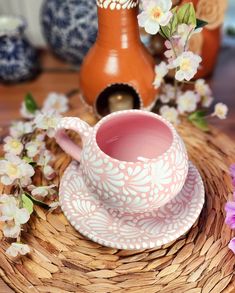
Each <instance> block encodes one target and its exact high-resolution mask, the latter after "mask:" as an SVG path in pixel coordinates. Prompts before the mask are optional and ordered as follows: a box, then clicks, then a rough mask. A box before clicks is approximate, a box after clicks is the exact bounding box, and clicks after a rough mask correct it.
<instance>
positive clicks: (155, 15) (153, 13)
mask: <svg viewBox="0 0 235 293" xmlns="http://www.w3.org/2000/svg"><path fill="white" fill-rule="evenodd" d="M150 15H151V18H152V19H153V20H158V19H159V18H160V17H161V16H162V15H163V12H162V10H161V8H160V7H154V8H152V10H151V12H150Z"/></svg>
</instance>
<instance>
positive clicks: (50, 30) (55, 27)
mask: <svg viewBox="0 0 235 293" xmlns="http://www.w3.org/2000/svg"><path fill="white" fill-rule="evenodd" d="M41 24H42V30H43V34H44V37H45V39H46V41H47V43H48V45H49V46H50V48H51V49H52V51H53V52H54V53H55V54H56V55H57V56H59V57H60V58H62V59H64V60H66V61H68V62H70V63H72V64H73V65H77V66H80V64H81V62H82V60H83V58H84V56H85V55H86V53H87V52H88V50H89V48H90V47H91V46H92V44H93V43H94V42H95V39H96V34H97V13H96V5H95V0H89V1H87V0H68V1H61V0H45V1H44V3H43V5H42V9H41Z"/></svg>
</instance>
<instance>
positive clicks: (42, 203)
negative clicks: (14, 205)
mask: <svg viewBox="0 0 235 293" xmlns="http://www.w3.org/2000/svg"><path fill="white" fill-rule="evenodd" d="M26 195H27V197H28V198H29V199H30V200H31V201H32V202H33V203H34V204H36V205H38V206H40V207H43V208H45V209H49V208H50V207H49V205H47V204H46V203H45V202H43V201H41V200H38V199H36V198H34V197H33V196H31V195H30V194H29V193H26Z"/></svg>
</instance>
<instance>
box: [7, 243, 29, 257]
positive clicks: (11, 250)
mask: <svg viewBox="0 0 235 293" xmlns="http://www.w3.org/2000/svg"><path fill="white" fill-rule="evenodd" d="M29 252H30V248H29V246H28V245H27V244H23V243H17V242H15V243H12V244H11V246H10V247H8V248H7V250H6V254H8V255H9V256H12V257H17V256H18V255H26V254H27V253H29Z"/></svg>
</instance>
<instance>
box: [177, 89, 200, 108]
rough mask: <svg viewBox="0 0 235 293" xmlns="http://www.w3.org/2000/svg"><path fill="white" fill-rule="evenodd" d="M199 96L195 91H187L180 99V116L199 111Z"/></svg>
mask: <svg viewBox="0 0 235 293" xmlns="http://www.w3.org/2000/svg"><path fill="white" fill-rule="evenodd" d="M198 101H199V96H198V95H197V94H195V92H193V91H186V92H185V93H184V94H182V95H181V96H179V97H178V99H177V104H178V111H179V113H180V114H184V113H185V112H188V113H191V112H193V111H195V110H196V109H197V103H198Z"/></svg>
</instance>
